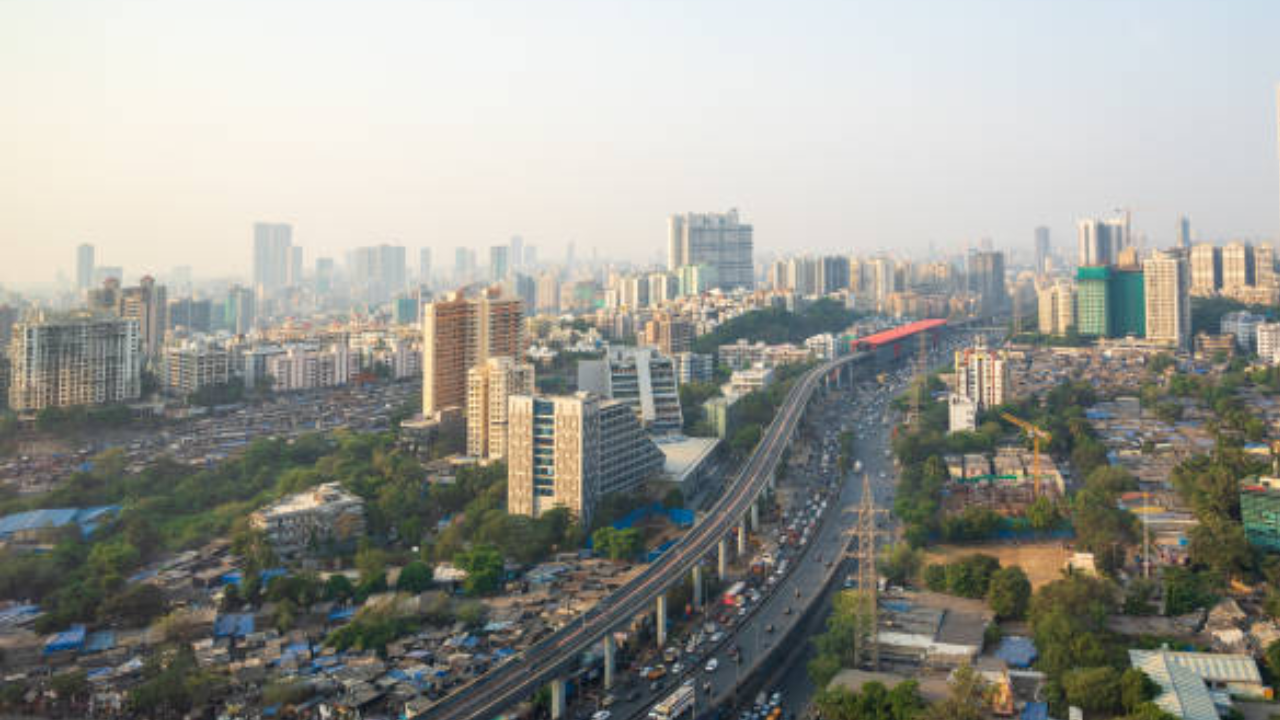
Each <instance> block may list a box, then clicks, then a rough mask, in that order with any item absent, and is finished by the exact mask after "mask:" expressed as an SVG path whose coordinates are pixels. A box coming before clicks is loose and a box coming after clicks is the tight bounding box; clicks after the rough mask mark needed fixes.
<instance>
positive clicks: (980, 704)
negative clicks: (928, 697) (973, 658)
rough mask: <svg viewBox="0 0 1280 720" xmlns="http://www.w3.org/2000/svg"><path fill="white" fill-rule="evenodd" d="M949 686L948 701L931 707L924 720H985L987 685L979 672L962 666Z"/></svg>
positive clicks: (952, 675) (953, 675)
mask: <svg viewBox="0 0 1280 720" xmlns="http://www.w3.org/2000/svg"><path fill="white" fill-rule="evenodd" d="M947 684H948V686H949V688H950V689H949V691H948V693H947V697H946V699H945V700H942V701H941V702H938V703H935V704H934V705H933V706H931V707H930V708H929V709H928V710H927V711H926V712H925V713H924V715H923V718H924V720H983V718H985V717H986V712H985V707H986V701H985V699H984V697H985V694H986V684H985V683H984V682H983V681H982V675H980V674H979V673H978V671H977V670H974V669H973V667H972V666H970V665H968V664H965V665H961V666H960V667H958V668H956V670H955V672H953V673H952V674H951V679H950V680H949V681H948V682H947Z"/></svg>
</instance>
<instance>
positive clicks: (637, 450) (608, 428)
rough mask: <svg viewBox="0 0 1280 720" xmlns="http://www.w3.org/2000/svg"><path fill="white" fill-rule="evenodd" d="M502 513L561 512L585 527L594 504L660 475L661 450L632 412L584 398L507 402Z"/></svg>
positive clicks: (592, 397)
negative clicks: (565, 510)
mask: <svg viewBox="0 0 1280 720" xmlns="http://www.w3.org/2000/svg"><path fill="white" fill-rule="evenodd" d="M508 423H509V424H508V432H507V511H508V512H510V513H513V514H518V515H529V516H532V517H538V516H540V515H541V514H542V513H544V512H546V511H548V510H550V509H552V508H557V507H563V508H566V509H568V510H569V512H570V513H572V514H573V515H574V517H576V518H577V519H578V521H579V522H580V523H581V524H582V525H583V526H584V527H589V526H590V524H591V518H592V515H593V513H594V511H595V507H596V504H597V503H598V502H599V500H600V499H601V498H602V497H604V496H606V495H609V494H613V493H625V492H632V491H634V490H636V489H638V488H639V487H640V486H641V485H642V484H643V483H644V481H645V480H647V479H649V478H651V477H654V476H656V475H658V474H660V473H661V472H662V468H663V464H664V458H663V455H662V451H661V450H659V449H658V447H657V446H656V445H654V443H653V441H652V440H650V439H649V438H648V437H646V436H645V434H644V432H643V431H642V430H641V428H640V425H639V423H637V422H636V418H635V415H634V414H633V413H632V411H631V408H629V407H628V406H627V405H625V404H623V403H621V402H618V401H616V400H604V399H602V398H600V397H598V396H595V395H592V394H590V393H585V392H579V393H576V394H574V395H569V396H555V397H533V396H529V395H517V396H513V397H512V398H511V399H510V407H509V414H508Z"/></svg>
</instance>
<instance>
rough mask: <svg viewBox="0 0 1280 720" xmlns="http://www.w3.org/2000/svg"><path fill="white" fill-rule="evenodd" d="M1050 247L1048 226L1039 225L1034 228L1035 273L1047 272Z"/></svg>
mask: <svg viewBox="0 0 1280 720" xmlns="http://www.w3.org/2000/svg"><path fill="white" fill-rule="evenodd" d="M1051 251H1052V248H1051V247H1050V245H1049V228H1047V227H1044V226H1041V227H1038V228H1036V274H1037V275H1043V274H1045V273H1048V272H1049V270H1050V269H1051V268H1050V252H1051Z"/></svg>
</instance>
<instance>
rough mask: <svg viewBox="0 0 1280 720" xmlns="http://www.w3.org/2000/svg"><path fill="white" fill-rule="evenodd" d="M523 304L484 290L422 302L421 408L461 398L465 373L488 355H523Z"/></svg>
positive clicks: (432, 409) (431, 410) (456, 403)
mask: <svg viewBox="0 0 1280 720" xmlns="http://www.w3.org/2000/svg"><path fill="white" fill-rule="evenodd" d="M524 352H525V338H524V303H522V302H521V301H520V300H518V299H516V298H510V297H501V296H500V293H499V292H497V291H495V290H493V289H490V290H487V291H486V292H485V293H484V294H483V295H482V296H480V297H474V298H469V297H466V296H465V295H463V294H462V293H460V292H455V293H451V294H450V295H449V296H448V297H447V298H445V299H444V300H441V301H439V302H433V303H427V304H426V305H423V306H422V412H423V414H424V415H434V414H435V413H436V412H437V411H439V410H443V409H444V408H448V407H458V408H463V407H465V406H466V401H467V371H468V370H470V369H471V368H472V367H474V366H476V365H477V364H479V363H482V362H485V361H486V360H488V359H489V358H491V357H510V358H513V359H514V360H515V361H516V362H521V361H523V359H524Z"/></svg>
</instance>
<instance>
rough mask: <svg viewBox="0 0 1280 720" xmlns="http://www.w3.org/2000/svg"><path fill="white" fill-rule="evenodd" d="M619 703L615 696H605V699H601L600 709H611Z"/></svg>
mask: <svg viewBox="0 0 1280 720" xmlns="http://www.w3.org/2000/svg"><path fill="white" fill-rule="evenodd" d="M617 701H618V699H617V698H615V697H614V696H612V695H605V696H604V697H602V698H600V707H606V708H607V707H611V706H612V705H613V704H614V703H615V702H617Z"/></svg>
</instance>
